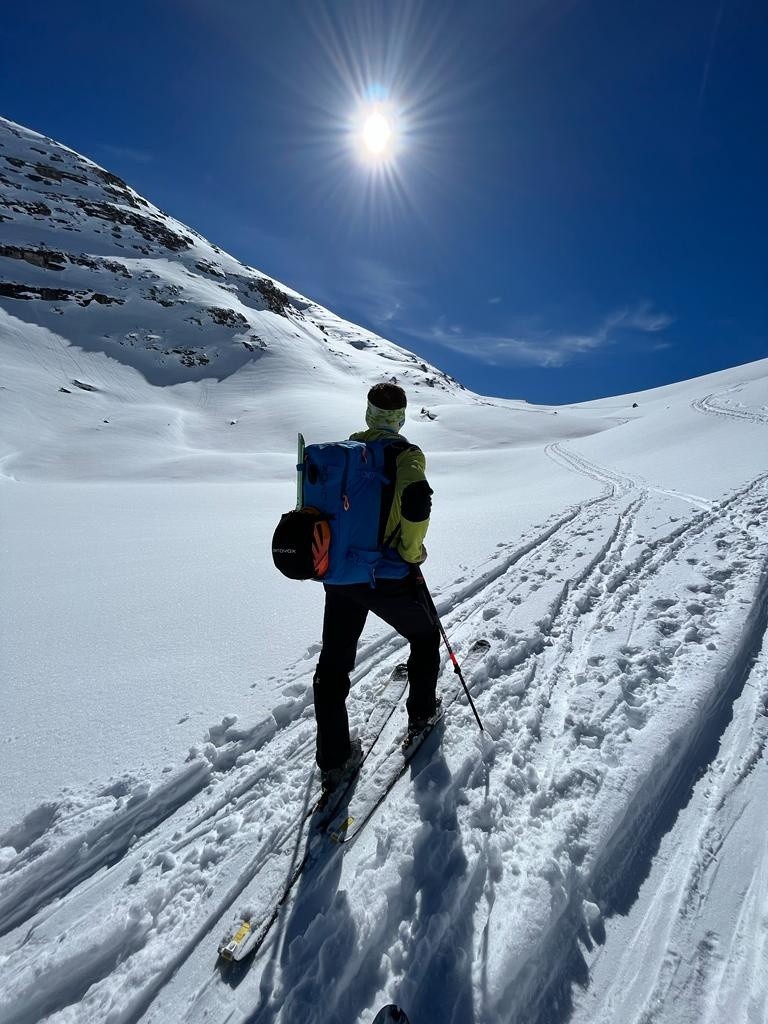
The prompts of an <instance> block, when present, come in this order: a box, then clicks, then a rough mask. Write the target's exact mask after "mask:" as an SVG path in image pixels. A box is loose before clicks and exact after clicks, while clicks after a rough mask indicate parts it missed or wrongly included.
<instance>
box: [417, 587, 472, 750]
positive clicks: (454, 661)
mask: <svg viewBox="0 0 768 1024" xmlns="http://www.w3.org/2000/svg"><path fill="white" fill-rule="evenodd" d="M415 575H416V582H417V583H419V584H421V585H422V586H423V587H424V594H425V595H426V598H427V606H428V608H429V609H430V610H431V612H432V615H433V617H434V620H435V623H436V624H437V628H438V629H439V630H440V636H441V637H442V638H443V643H444V644H445V648H446V650H447V651H448V657H449V658H450V659H451V664H452V665H453V671H454V672H455V673H456V675H457V676H458V677H459V679H460V680H461V685H462V686H463V687H464V693H466V695H467V700H468V701H469V706H470V707H471V708H472V714H473V715H474V716H475V721H476V722H477V724H478V725H479V726H480V732H485V729H484V728H483V723H482V722H481V721H480V715H478V713H477V708H476V707H475V702H474V701H473V700H472V696H471V695H470V692H469V689H468V687H467V684H466V683H465V682H464V675H463V673H462V671H461V666H460V665H459V662H458V660H457V658H456V655H455V654H454V653H453V648H452V647H451V645H450V642H449V640H448V637H447V635H446V632H445V630H444V629H443V624H442V622H441V621H440V616H439V615H438V614H437V608H436V607H435V602H434V601H433V600H432V595H431V594H430V592H429V587H428V586H427V581H426V580H425V579H424V574H423V573H422V571H421V569H417V570H416V574H415Z"/></svg>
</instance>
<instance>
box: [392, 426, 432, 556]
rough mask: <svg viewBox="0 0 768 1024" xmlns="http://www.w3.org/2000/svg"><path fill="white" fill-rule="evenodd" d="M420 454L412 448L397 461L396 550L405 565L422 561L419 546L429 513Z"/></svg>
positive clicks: (429, 491)
mask: <svg viewBox="0 0 768 1024" xmlns="http://www.w3.org/2000/svg"><path fill="white" fill-rule="evenodd" d="M425 469H426V460H425V458H424V453H423V452H422V451H421V450H420V449H419V448H416V447H415V446H413V447H411V448H409V449H408V450H407V451H405V452H403V453H402V454H401V455H400V456H398V459H397V482H396V485H395V504H396V505H397V506H399V511H400V537H399V540H398V543H397V550H398V552H399V553H400V555H401V556H402V557H403V558H404V559H405V561H406V562H420V561H421V560H422V545H423V543H424V538H425V537H426V535H427V529H428V528H429V516H430V513H431V511H432V488H431V487H430V486H429V484H428V483H427V478H426V476H425V475H424V471H425Z"/></svg>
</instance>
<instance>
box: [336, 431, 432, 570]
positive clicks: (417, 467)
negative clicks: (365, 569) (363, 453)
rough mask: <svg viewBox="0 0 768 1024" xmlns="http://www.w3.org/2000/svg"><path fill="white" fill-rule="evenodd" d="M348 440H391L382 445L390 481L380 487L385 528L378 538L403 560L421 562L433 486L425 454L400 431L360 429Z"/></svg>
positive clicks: (423, 554) (423, 555) (382, 518)
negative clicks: (394, 550) (428, 474)
mask: <svg viewBox="0 0 768 1024" xmlns="http://www.w3.org/2000/svg"><path fill="white" fill-rule="evenodd" d="M349 439H350V441H382V440H389V441H390V444H388V445H386V446H385V448H384V457H385V466H386V473H387V476H388V477H389V478H390V480H391V481H392V482H391V484H390V485H389V486H385V487H384V488H383V490H382V516H381V521H382V523H384V529H383V531H382V535H381V537H380V541H381V542H382V543H385V544H387V546H389V547H394V548H395V549H396V550H397V552H398V554H399V555H400V556H401V557H402V558H404V559H405V561H406V562H411V563H418V562H421V561H423V560H424V557H425V553H424V538H425V537H426V535H427V530H428V528H429V515H430V512H431V510H432V497H431V496H432V488H431V487H430V486H429V484H428V482H427V478H426V476H425V475H424V474H425V469H426V459H425V458H424V453H423V452H422V450H421V449H420V448H419V447H418V446H417V445H415V444H410V443H409V442H408V441H407V440H406V439H405V438H404V437H403V436H402V435H401V434H397V433H395V432H394V431H392V430H387V429H378V428H373V429H371V430H361V431H359V432H358V433H356V434H352V435H351V436H350V438H349ZM387 508H388V509H389V511H387ZM385 516H386V518H385Z"/></svg>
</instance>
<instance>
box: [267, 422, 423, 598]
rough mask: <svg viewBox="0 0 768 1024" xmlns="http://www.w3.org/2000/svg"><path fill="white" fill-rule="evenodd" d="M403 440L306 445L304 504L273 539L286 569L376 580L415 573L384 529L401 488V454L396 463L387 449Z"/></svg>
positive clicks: (327, 577) (338, 580)
mask: <svg viewBox="0 0 768 1024" xmlns="http://www.w3.org/2000/svg"><path fill="white" fill-rule="evenodd" d="M395 442H399V444H402V438H396V439H395V438H392V440H389V439H383V440H380V441H365V442H364V441H334V442H331V443H326V444H311V445H308V446H307V447H306V448H304V449H303V458H301V459H300V462H299V464H298V466H297V470H298V473H299V488H298V490H299V497H298V502H297V504H298V507H297V508H296V509H295V510H294V511H292V512H287V513H286V514H285V515H284V516H283V517H282V518H281V520H280V523H279V524H278V527H277V529H276V530H275V535H274V537H273V539H272V557H273V559H274V562H275V565H276V566H277V568H278V569H279V570H280V571H281V572H282V573H283V574H284V575H285V576H288V577H290V578H291V579H314V580H319V581H320V582H322V583H331V584H349V583H369V584H370V585H371V586H375V585H376V580H377V579H401V578H403V577H404V576H407V575H408V565H407V563H406V562H405V561H404V560H403V559H402V558H401V557H400V555H399V554H398V553H397V550H396V548H394V547H393V546H392V545H393V544H396V537H385V536H384V529H385V527H386V521H387V517H388V515H389V510H390V507H391V504H392V496H393V495H394V489H395V480H394V461H391V462H390V467H391V468H390V469H389V470H388V469H387V466H386V462H387V459H386V456H385V451H386V449H387V447H388V446H390V445H392V444H393V443H395ZM300 452H301V448H300Z"/></svg>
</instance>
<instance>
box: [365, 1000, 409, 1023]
mask: <svg viewBox="0 0 768 1024" xmlns="http://www.w3.org/2000/svg"><path fill="white" fill-rule="evenodd" d="M373 1024H410V1021H409V1019H408V1015H407V1014H406V1012H405V1010H401V1009H400V1007H399V1006H395V1004H394V1003H390V1004H389V1005H388V1006H383V1007H382V1008H381V1009H380V1010H379V1012H378V1013H377V1014H376V1016H375V1017H374V1018H373Z"/></svg>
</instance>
